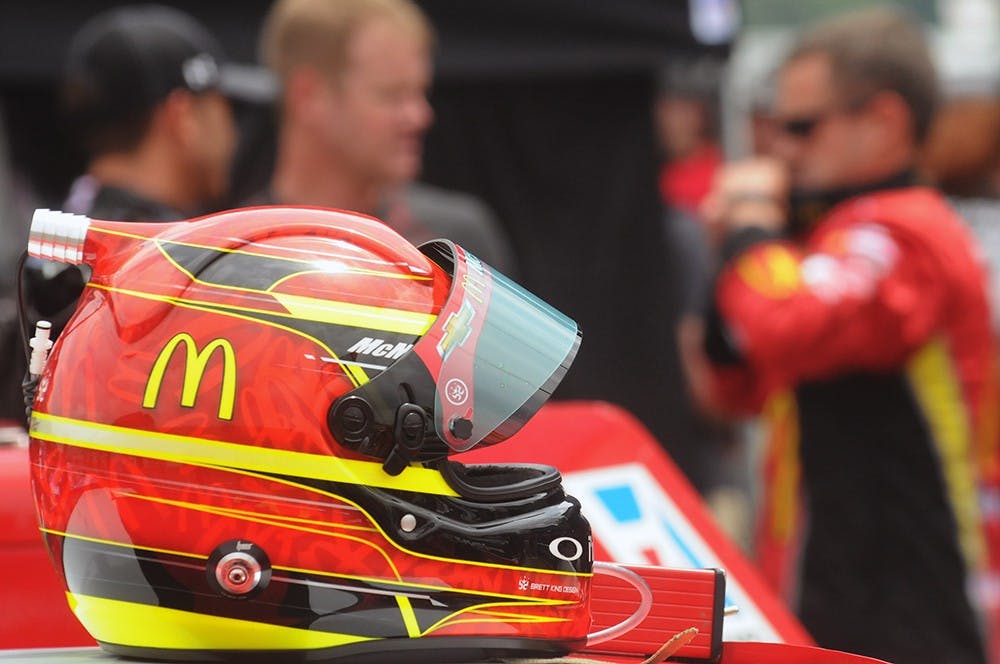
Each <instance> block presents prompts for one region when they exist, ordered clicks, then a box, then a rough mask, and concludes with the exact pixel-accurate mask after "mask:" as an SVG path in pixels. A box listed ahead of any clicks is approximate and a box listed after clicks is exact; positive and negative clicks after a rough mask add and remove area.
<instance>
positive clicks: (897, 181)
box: [787, 168, 919, 237]
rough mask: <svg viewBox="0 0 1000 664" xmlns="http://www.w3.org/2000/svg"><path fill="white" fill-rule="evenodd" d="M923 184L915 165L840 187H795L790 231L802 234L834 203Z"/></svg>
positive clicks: (791, 198)
mask: <svg viewBox="0 0 1000 664" xmlns="http://www.w3.org/2000/svg"><path fill="white" fill-rule="evenodd" d="M917 184H919V178H918V177H917V173H916V171H914V170H913V169H912V168H908V169H906V170H903V171H900V172H898V173H895V174H893V175H891V176H889V177H887V178H885V179H883V180H878V181H876V182H870V183H867V184H863V185H857V186H853V187H841V188H839V189H793V190H792V192H791V194H790V195H789V205H788V209H789V215H788V227H787V230H788V234H789V235H790V236H792V237H795V236H797V235H802V234H804V233H806V232H808V231H809V230H810V229H812V227H813V226H815V225H816V222H817V221H818V220H819V219H820V218H822V217H823V216H824V215H826V213H827V212H829V211H830V210H832V209H833V208H834V206H836V205H837V204H839V203H842V202H844V201H846V200H848V199H850V198H854V197H856V196H861V195H864V194H870V193H873V192H876V191H884V190H886V189H900V188H902V187H912V186H915V185H917Z"/></svg>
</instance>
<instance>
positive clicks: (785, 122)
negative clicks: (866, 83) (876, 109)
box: [774, 99, 868, 138]
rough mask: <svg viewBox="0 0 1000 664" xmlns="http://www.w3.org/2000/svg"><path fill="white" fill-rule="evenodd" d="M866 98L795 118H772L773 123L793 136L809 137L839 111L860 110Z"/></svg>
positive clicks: (839, 112)
mask: <svg viewBox="0 0 1000 664" xmlns="http://www.w3.org/2000/svg"><path fill="white" fill-rule="evenodd" d="M867 102H868V100H867V99H861V100H858V101H856V102H853V103H850V104H847V105H844V106H838V107H836V108H833V109H829V110H826V111H822V112H820V113H817V114H815V115H812V116H802V117H797V118H774V124H775V126H776V127H777V128H778V130H779V131H781V132H783V133H785V134H787V135H788V136H792V137H794V138H809V137H810V136H812V134H813V132H814V131H816V128H817V127H819V126H820V125H821V124H823V123H824V122H826V121H827V120H828V119H830V118H831V117H833V116H834V115H838V114H841V113H854V112H856V111H859V110H861V109H862V108H864V106H865V105H866V104H867Z"/></svg>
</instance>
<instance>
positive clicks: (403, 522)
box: [399, 514, 417, 533]
mask: <svg viewBox="0 0 1000 664" xmlns="http://www.w3.org/2000/svg"><path fill="white" fill-rule="evenodd" d="M416 527H417V517H415V516H413V515H412V514H404V515H403V518H402V519H400V520H399V528H400V530H402V531H403V532H404V533H412V532H413V529H414V528H416Z"/></svg>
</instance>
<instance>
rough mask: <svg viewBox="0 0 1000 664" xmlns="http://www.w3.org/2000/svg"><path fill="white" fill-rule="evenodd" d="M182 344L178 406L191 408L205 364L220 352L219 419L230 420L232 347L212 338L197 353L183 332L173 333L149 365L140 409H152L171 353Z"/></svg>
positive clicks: (233, 384) (233, 379)
mask: <svg viewBox="0 0 1000 664" xmlns="http://www.w3.org/2000/svg"><path fill="white" fill-rule="evenodd" d="M182 344H183V345H184V350H185V358H184V382H183V384H182V387H181V405H182V406H184V407H186V408H193V407H194V402H195V398H196V397H197V395H198V388H199V387H201V379H202V377H203V376H204V375H205V369H206V368H207V367H208V361H209V360H210V359H212V356H213V355H214V354H215V351H216V350H220V349H221V350H222V394H221V395H220V397H219V419H220V420H231V419H233V407H234V404H235V402H236V353H235V352H234V351H233V345H232V344H231V343H229V341H227V340H226V339H213V340H212V341H210V342H208V344H207V345H206V346H205V347H204V348H202V349H201V350H200V351H199V350H198V345H197V344H196V343H195V341H194V338H193V337H192V336H191V335H190V334H188V333H187V332H181V333H180V334H175V335H174V336H173V338H171V339H170V341H168V342H167V345H165V346H164V347H163V350H161V351H160V354H159V355H158V356H157V358H156V362H155V363H153V370H152V371H150V373H149V380H148V381H147V382H146V391H145V393H143V396H142V407H143V408H155V407H156V400H157V398H158V397H159V395H160V385H161V383H163V374H164V373H166V371H167V365H168V364H169V363H170V360H171V358H173V356H174V352H175V351H176V350H177V349H178V348H179V347H180V346H181V345H182Z"/></svg>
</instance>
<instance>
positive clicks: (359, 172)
mask: <svg viewBox="0 0 1000 664" xmlns="http://www.w3.org/2000/svg"><path fill="white" fill-rule="evenodd" d="M432 42H433V34H432V29H431V26H430V24H429V23H428V21H427V18H426V17H425V16H424V15H423V13H422V12H421V11H420V9H419V8H418V7H417V6H416V5H415V4H413V3H412V2H409V0H339V1H338V2H328V1H327V0H279V2H277V3H276V4H275V5H274V7H273V8H272V10H271V12H270V14H269V15H268V18H267V21H266V23H265V25H264V30H263V35H262V43H261V47H262V53H263V58H264V61H265V63H266V64H267V65H268V66H269V67H270V68H271V69H273V70H274V72H275V73H276V74H277V75H278V77H279V79H280V81H281V85H282V89H283V93H282V104H281V112H280V121H279V136H278V152H277V160H276V163H275V169H274V174H273V177H272V179H271V184H270V190H269V191H268V192H265V193H264V194H262V195H260V196H258V197H257V200H254V201H252V202H258V203H268V202H270V203H281V204H297V205H318V206H323V207H334V208H342V209H348V210H356V211H360V212H365V213H368V214H372V215H375V216H377V217H379V218H380V219H382V220H384V221H385V222H386V223H387V224H388V225H390V226H391V227H393V228H394V229H395V230H396V231H398V232H399V233H400V234H402V235H403V236H404V237H406V238H407V239H408V240H410V241H411V242H414V243H420V242H423V241H426V240H430V239H434V238H438V237H445V238H448V239H451V240H454V241H455V242H457V243H458V244H460V245H462V246H463V247H465V248H466V249H469V250H470V251H472V252H473V253H474V254H476V255H477V256H478V257H479V258H481V259H483V260H484V261H486V262H487V263H489V264H490V265H493V266H494V267H496V268H498V269H499V270H500V271H501V272H507V271H509V269H510V268H511V264H512V261H513V256H512V252H511V250H510V248H509V246H508V243H507V240H506V238H505V237H504V235H503V233H502V232H501V230H500V228H499V226H498V225H497V222H496V220H495V218H494V217H493V215H492V213H491V212H490V211H489V209H488V208H487V207H486V206H485V205H484V204H483V203H482V202H480V201H479V200H477V199H475V198H473V197H472V196H468V195H464V194H458V193H454V192H448V191H444V190H441V189H436V188H432V187H429V186H427V185H424V184H418V183H415V182H414V180H415V178H416V177H417V175H418V174H419V172H420V168H421V162H422V159H423V140H424V134H425V133H426V132H427V129H428V128H429V127H430V125H431V121H432V120H433V111H432V110H431V107H430V104H429V103H428V100H427V92H428V89H429V88H430V85H431V78H432V71H431V48H432Z"/></svg>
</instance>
